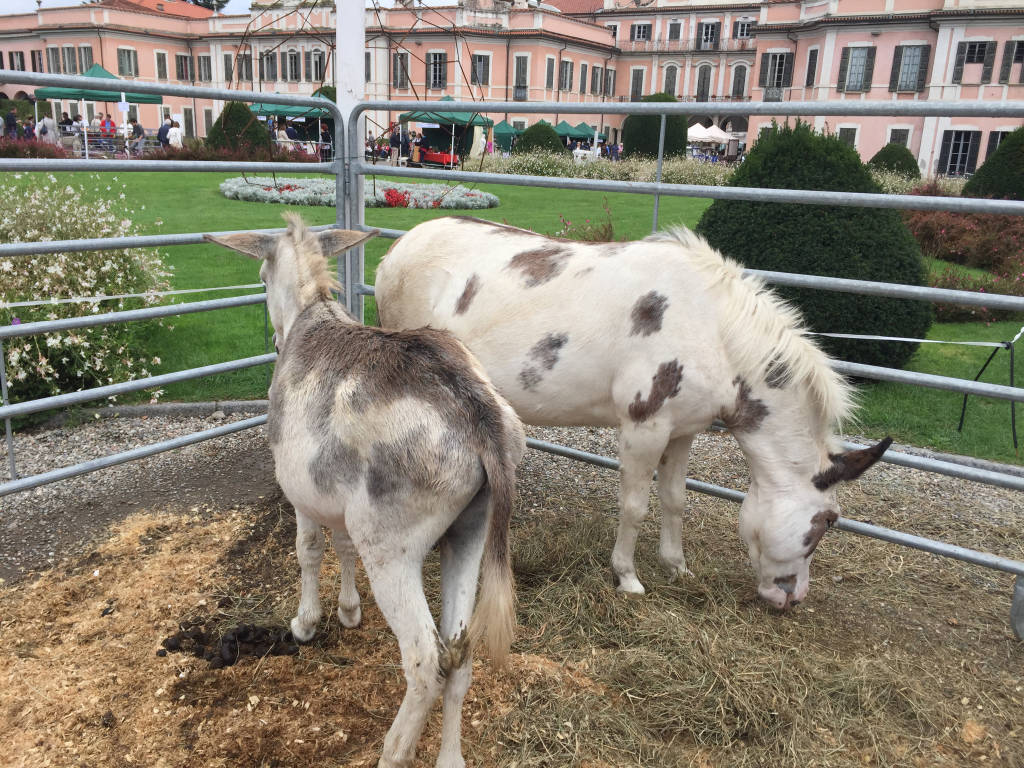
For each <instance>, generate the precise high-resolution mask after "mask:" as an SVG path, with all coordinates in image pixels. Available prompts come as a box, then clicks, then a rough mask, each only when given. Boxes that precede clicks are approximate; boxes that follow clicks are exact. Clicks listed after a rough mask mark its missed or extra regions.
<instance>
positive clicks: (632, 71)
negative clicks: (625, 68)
mask: <svg viewBox="0 0 1024 768" xmlns="http://www.w3.org/2000/svg"><path fill="white" fill-rule="evenodd" d="M637 72H642V73H643V74H642V75H641V76H640V93H638V94H637V95H636V99H635V101H640V99H642V98H643V96H644V83H645V82H647V67H630V68H629V100H630V101H634V98H633V83H634V81H635V80H636V73H637Z"/></svg>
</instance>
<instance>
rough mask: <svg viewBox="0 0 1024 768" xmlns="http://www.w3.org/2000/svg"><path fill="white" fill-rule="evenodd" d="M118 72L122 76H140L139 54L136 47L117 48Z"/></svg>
mask: <svg viewBox="0 0 1024 768" xmlns="http://www.w3.org/2000/svg"><path fill="white" fill-rule="evenodd" d="M117 74H119V75H121V76H122V77H138V76H139V54H138V53H136V52H135V49H134V48H118V49H117Z"/></svg>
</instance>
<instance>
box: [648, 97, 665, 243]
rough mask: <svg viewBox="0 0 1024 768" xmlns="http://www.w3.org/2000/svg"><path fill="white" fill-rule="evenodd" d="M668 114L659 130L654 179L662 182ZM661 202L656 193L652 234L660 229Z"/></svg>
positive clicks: (662, 118)
mask: <svg viewBox="0 0 1024 768" xmlns="http://www.w3.org/2000/svg"><path fill="white" fill-rule="evenodd" d="M667 118H668V115H662V116H661V129H660V130H659V131H658V173H657V175H656V176H655V178H654V181H655V182H656V183H658V184H661V166H662V163H664V162H665V120H666V119H667ZM660 202H661V195H659V194H658V193H657V192H655V193H654V221H652V222H651V234H652V235H653V234H654V233H655V232H657V231H658V204H659V203H660Z"/></svg>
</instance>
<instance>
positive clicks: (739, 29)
mask: <svg viewBox="0 0 1024 768" xmlns="http://www.w3.org/2000/svg"><path fill="white" fill-rule="evenodd" d="M744 24H746V34H744V30H743V25H744ZM753 26H754V20H753V19H746V18H744V19H736V39H737V40H749V39H750V38H751V37H752V35H751V34H750V28H751V27H753Z"/></svg>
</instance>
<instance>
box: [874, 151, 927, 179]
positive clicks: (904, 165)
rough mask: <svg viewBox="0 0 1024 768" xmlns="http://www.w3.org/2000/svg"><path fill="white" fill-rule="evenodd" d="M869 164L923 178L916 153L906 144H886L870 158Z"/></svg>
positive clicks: (913, 177)
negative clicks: (915, 158)
mask: <svg viewBox="0 0 1024 768" xmlns="http://www.w3.org/2000/svg"><path fill="white" fill-rule="evenodd" d="M868 165H870V166H872V167H874V168H883V169H885V170H887V171H892V172H893V173H898V174H901V175H903V176H908V177H909V178H912V179H920V178H921V170H920V169H919V168H918V167H917V161H916V160H914V155H913V154H911V152H910V150H909V149H907V148H906V147H905V146H903V145H902V144H896V143H895V142H891V143H889V144H886V145H885V146H884V147H882V148H881V149H880V150H878V152H876V153H875V156H874V157H872V158H871V159H870V160H868Z"/></svg>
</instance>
